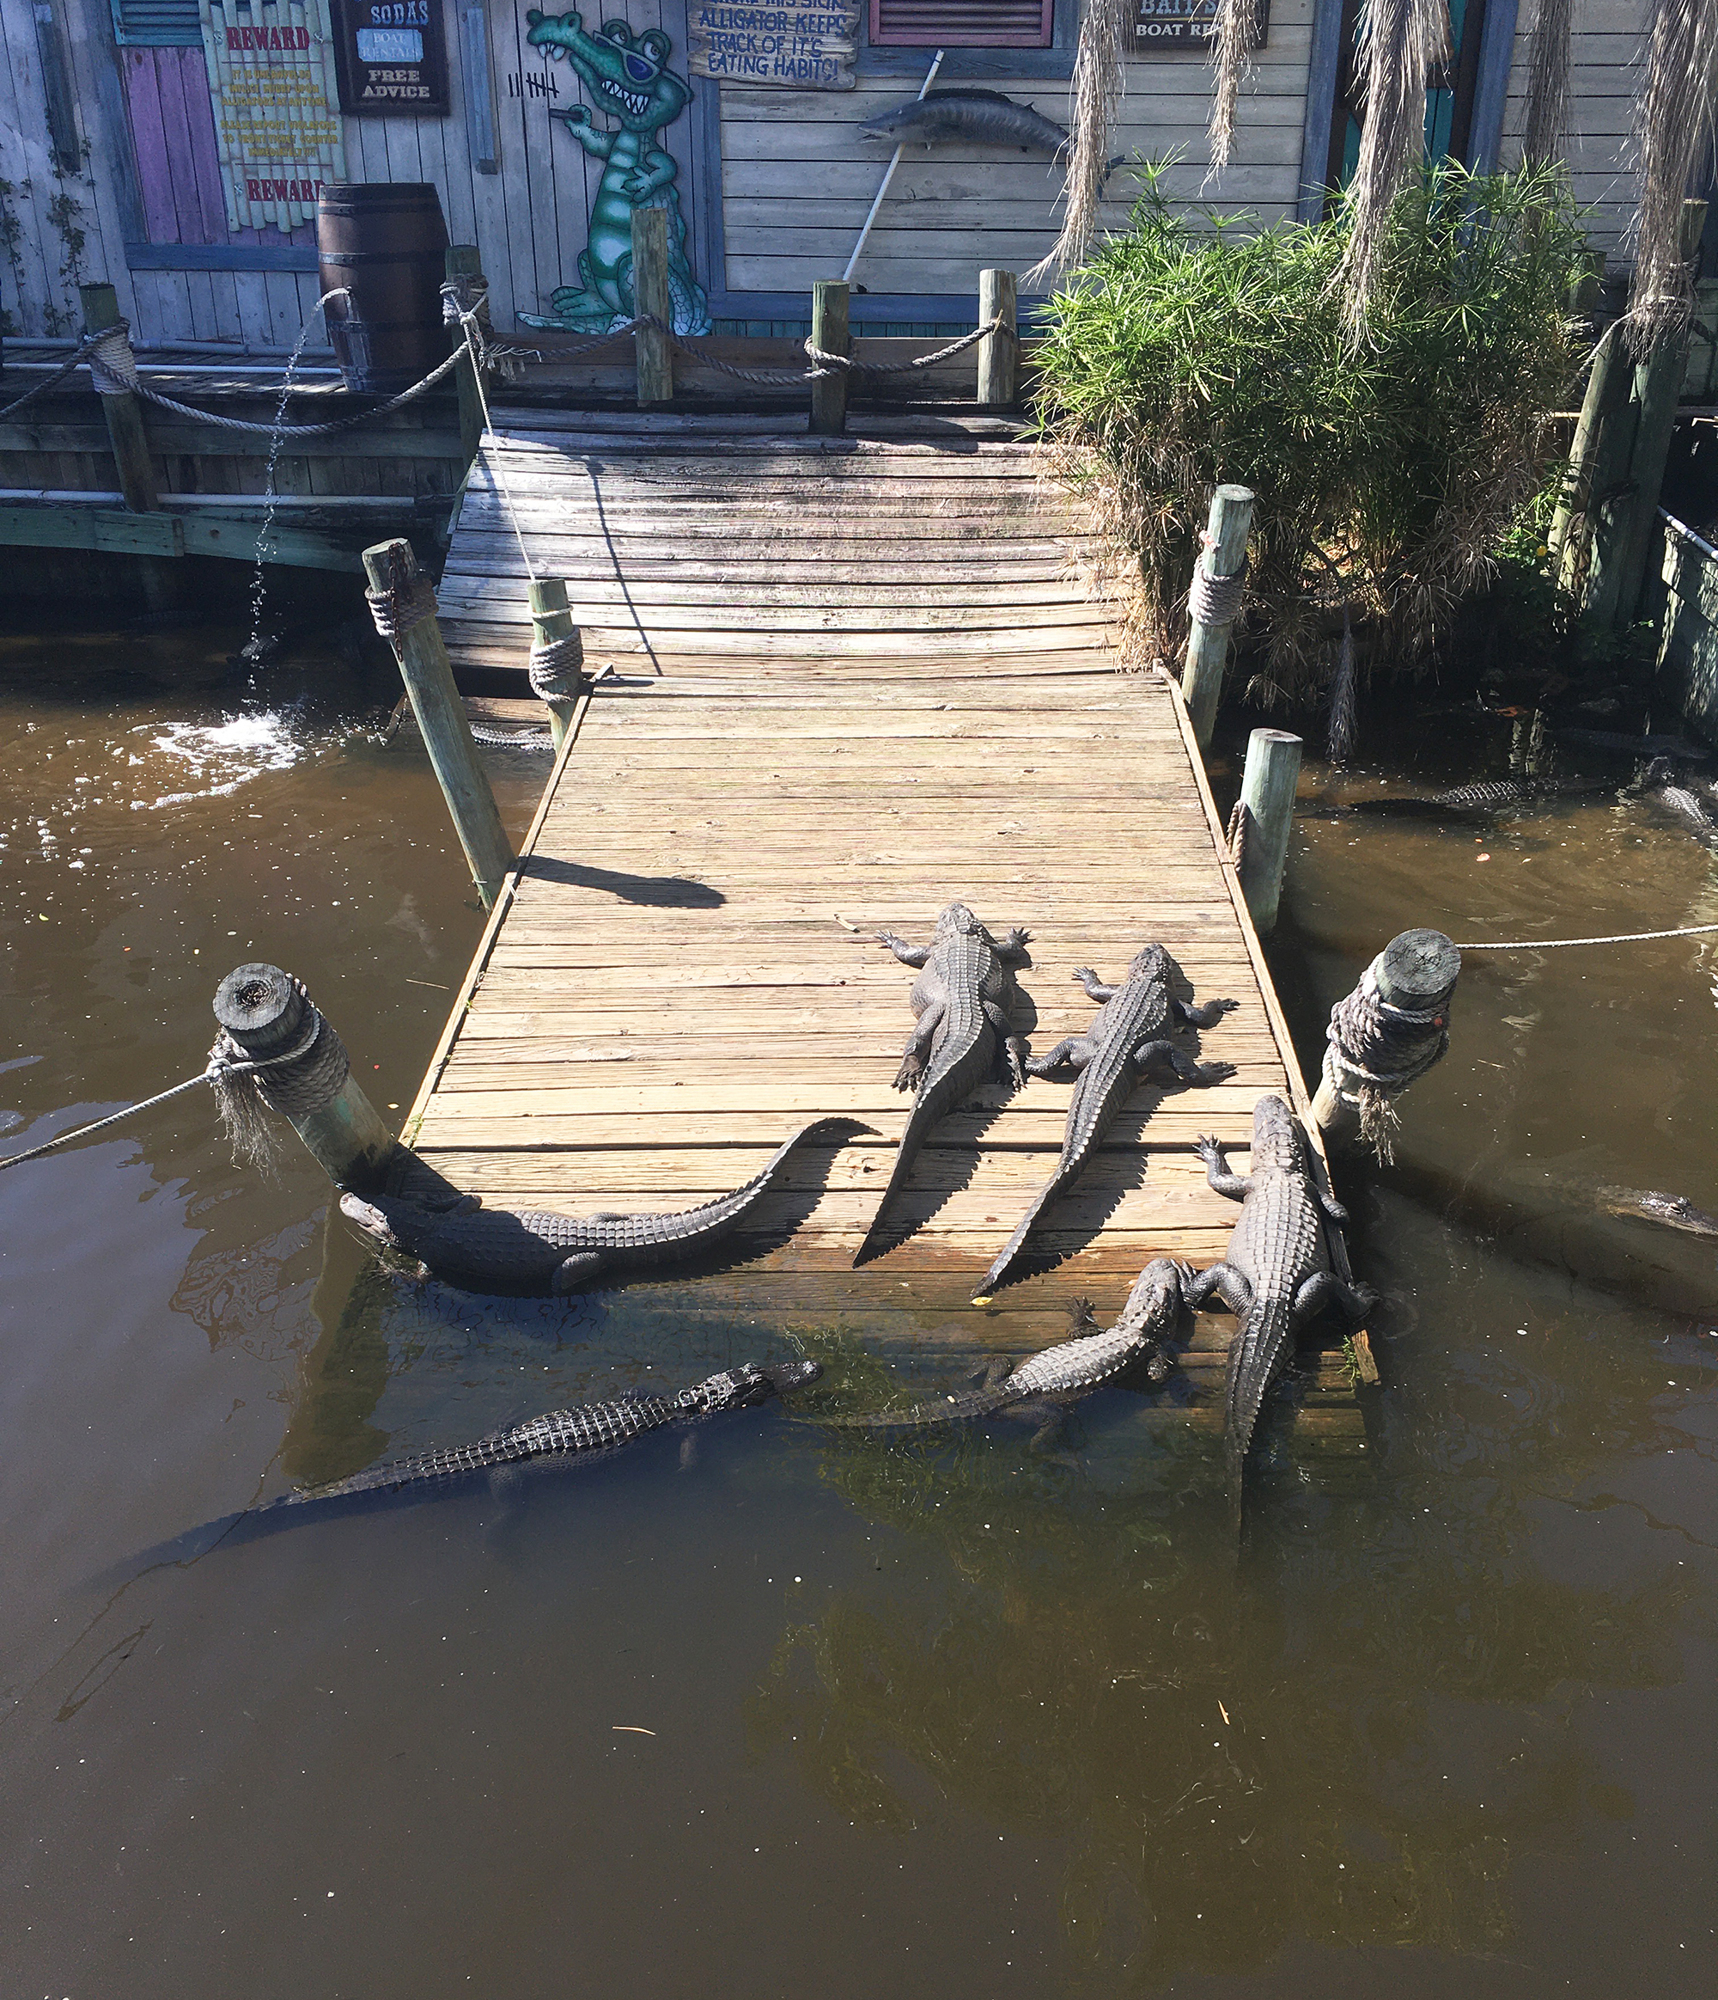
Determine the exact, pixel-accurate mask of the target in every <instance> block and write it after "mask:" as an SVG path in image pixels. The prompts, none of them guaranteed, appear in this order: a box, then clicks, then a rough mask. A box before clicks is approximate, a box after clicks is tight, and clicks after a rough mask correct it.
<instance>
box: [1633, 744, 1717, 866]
mask: <svg viewBox="0 0 1718 2000" xmlns="http://www.w3.org/2000/svg"><path fill="white" fill-rule="evenodd" d="M1676 775H1677V772H1676V765H1675V764H1674V763H1673V762H1672V760H1671V759H1670V758H1668V757H1655V758H1654V759H1653V760H1652V762H1651V763H1650V764H1649V765H1648V766H1647V768H1646V772H1645V774H1644V776H1643V777H1642V778H1641V781H1640V792H1641V796H1642V797H1643V798H1648V799H1651V800H1652V801H1653V802H1654V803H1655V804H1658V805H1661V806H1663V807H1664V808H1665V809H1666V811H1668V812H1673V813H1675V815H1676V816H1677V818H1678V819H1679V820H1681V821H1682V822H1683V824H1684V825H1685V826H1686V827H1687V828H1688V830H1689V831H1690V832H1691V833H1692V834H1693V835H1694V837H1695V839H1696V840H1698V841H1700V842H1702V843H1703V844H1704V845H1706V846H1711V845H1713V844H1714V843H1715V842H1718V820H1715V819H1714V818H1713V817H1712V812H1711V809H1710V807H1709V806H1708V805H1707V803H1706V801H1705V800H1704V799H1703V798H1701V797H1700V795H1699V794H1698V793H1697V792H1691V791H1690V790H1689V789H1688V787H1687V786H1686V785H1679V784H1677V783H1675V778H1676Z"/></svg>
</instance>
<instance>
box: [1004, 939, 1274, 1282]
mask: <svg viewBox="0 0 1718 2000" xmlns="http://www.w3.org/2000/svg"><path fill="white" fill-rule="evenodd" d="M1179 970H1180V968H1179V967H1178V966H1177V965H1176V963H1175V961H1174V959H1172V958H1171V957H1170V955H1169V953H1168V952H1167V951H1165V950H1164V948H1163V947H1162V945H1160V944H1148V945H1147V946H1146V947H1145V949H1144V950H1143V951H1141V952H1140V953H1139V955H1138V956H1137V957H1136V958H1135V959H1134V961H1133V963H1132V964H1131V965H1130V966H1129V967H1128V969H1127V978H1126V979H1125V980H1124V981H1123V982H1122V983H1121V985H1119V986H1105V985H1104V984H1102V982H1101V981H1100V980H1099V978H1098V975H1097V974H1096V973H1095V972H1094V971H1093V970H1092V968H1091V967H1090V966H1089V965H1083V966H1081V967H1080V968H1079V970H1078V971H1077V972H1076V973H1075V974H1074V977H1075V979H1077V980H1078V981H1079V983H1080V984H1081V985H1082V986H1083V987H1084V988H1085V989H1086V993H1087V996H1088V997H1089V998H1090V999H1093V1000H1096V1001H1097V1002H1099V1007H1100V1011H1099V1013H1098V1017H1097V1019H1096V1020H1095V1021H1093V1023H1092V1025H1091V1026H1090V1027H1089V1028H1088V1029H1087V1030H1086V1032H1085V1033H1084V1034H1083V1035H1069V1036H1068V1037H1067V1038H1066V1039H1065V1040H1063V1041H1060V1042H1058V1043H1057V1044H1056V1046H1055V1047H1054V1048H1053V1049H1052V1050H1051V1051H1050V1053H1049V1054H1048V1055H1046V1056H1034V1057H1032V1058H1031V1059H1030V1060H1029V1061H1028V1062H1027V1064H1026V1073H1027V1075H1028V1076H1053V1075H1054V1074H1055V1072H1056V1071H1057V1070H1060V1069H1072V1070H1074V1071H1075V1072H1076V1075H1075V1080H1074V1095H1073V1098H1072V1101H1071V1102H1070V1103H1069V1106H1068V1123H1067V1127H1066V1130H1065V1131H1064V1133H1063V1136H1062V1156H1061V1158H1060V1159H1059V1160H1058V1161H1057V1162H1056V1171H1055V1172H1054V1173H1053V1174H1052V1175H1051V1176H1050V1179H1049V1181H1048V1183H1047V1184H1046V1185H1045V1187H1044V1188H1043V1190H1042V1192H1041V1193H1040V1194H1039V1195H1038V1198H1037V1199H1036V1200H1035V1201H1034V1202H1033V1204H1032V1206H1031V1207H1030V1208H1029V1209H1028V1210H1027V1211H1026V1213H1025V1215H1024V1216H1023V1217H1022V1219H1021V1222H1020V1226H1019V1227H1018V1228H1017V1229H1016V1230H1015V1232H1014V1234H1013V1235H1012V1236H1011V1237H1009V1239H1008V1241H1007V1243H1006V1244H1005V1245H1004V1247H1003V1250H1002V1254H1001V1255H1000V1256H999V1257H998V1258H997V1260H996V1262H995V1263H994V1264H992V1265H991V1267H990V1269H989V1270H988V1271H987V1272H986V1273H985V1274H984V1278H983V1280H982V1281H981V1283H980V1284H979V1287H978V1291H979V1296H980V1297H981V1298H982V1297H984V1296H985V1295H986V1294H987V1293H990V1292H993V1291H994V1290H995V1289H996V1287H997V1286H998V1285H1000V1284H1001V1283H1002V1281H1003V1279H1004V1278H1005V1277H1006V1276H1007V1275H1008V1272H1009V1270H1010V1268H1011V1267H1012V1265H1013V1263H1014V1260H1015V1259H1016V1258H1017V1257H1018V1256H1019V1255H1020V1252H1021V1251H1022V1250H1023V1249H1024V1248H1025V1246H1026V1239H1027V1237H1028V1236H1029V1235H1030V1234H1031V1233H1032V1229H1033V1227H1034V1225H1035V1224H1036V1223H1037V1221H1038V1218H1039V1216H1041V1215H1042V1214H1043V1212H1044V1210H1045V1209H1046V1208H1047V1207H1048V1206H1049V1205H1050V1203H1051V1202H1053V1201H1054V1200H1055V1199H1056V1197H1057V1196H1058V1195H1060V1194H1065V1193H1066V1192H1067V1190H1068V1189H1069V1188H1071V1187H1072V1186H1073V1185H1074V1183H1075V1181H1077V1180H1078V1179H1079V1177H1080V1175H1081V1174H1082V1173H1083V1172H1084V1171H1085V1167H1086V1163H1087V1162H1088V1161H1089V1160H1090V1159H1091V1157H1092V1155H1093V1153H1095V1152H1096V1151H1097V1149H1098V1147H1099V1145H1100V1144H1101V1143H1102V1141H1103V1136H1104V1134H1105V1133H1106V1132H1107V1131H1108V1130H1109V1128H1110V1126H1111V1125H1112V1124H1113V1123H1114V1122H1115V1118H1116V1114H1117V1113H1118V1112H1119V1111H1120V1110H1121V1108H1122V1106H1123V1104H1124V1103H1126V1101H1127V1098H1128V1094H1129V1092H1130V1091H1131V1090H1132V1089H1133V1087H1134V1085H1135V1084H1136V1083H1138V1082H1139V1081H1140V1080H1141V1079H1142V1078H1144V1077H1146V1076H1149V1075H1151V1074H1152V1073H1153V1072H1154V1071H1156V1072H1159V1073H1161V1072H1162V1071H1164V1070H1168V1071H1169V1072H1170V1074H1171V1075H1173V1076H1175V1077H1177V1078H1179V1079H1180V1081H1181V1082H1183V1083H1200V1084H1212V1083H1221V1082H1222V1081H1223V1080H1224V1079H1225V1078H1226V1077H1231V1076H1233V1075H1234V1074H1235V1066H1234V1064H1233V1063H1223V1062H1220V1063H1207V1064H1206V1065H1204V1067H1201V1066H1200V1065H1199V1064H1198V1063H1196V1062H1195V1061H1194V1060H1193V1058H1192V1057H1191V1056H1190V1055H1188V1054H1187V1053H1186V1051H1185V1050H1183V1049H1179V1048H1177V1047H1176V1046H1175V1044H1174V1043H1173V1042H1172V1041H1170V1040H1169V1039H1168V1037H1169V1034H1170V1033H1171V1032H1172V1031H1173V1030H1174V1029H1176V1028H1178V1027H1191V1028H1212V1027H1215V1026H1216V1024H1217V1023H1218V1022H1219V1021H1220V1020H1222V1018H1223V1016H1224V1015H1225V1014H1227V1013H1230V1012H1232V1011H1233V1010H1234V1009H1235V1008H1236V1007H1238V1006H1239V1005H1240V1002H1239V1001H1238V1000H1210V1001H1207V1002H1206V1003H1205V1005H1204V1006H1202V1007H1192V1006H1189V1005H1188V1004H1187V1002H1186V1001H1184V1000H1177V999H1176V998H1175V996H1174V995H1173V994H1172V993H1171V992H1170V990H1169V982H1170V980H1171V978H1172V977H1173V976H1174V975H1175V974H1176V973H1177V972H1179Z"/></svg>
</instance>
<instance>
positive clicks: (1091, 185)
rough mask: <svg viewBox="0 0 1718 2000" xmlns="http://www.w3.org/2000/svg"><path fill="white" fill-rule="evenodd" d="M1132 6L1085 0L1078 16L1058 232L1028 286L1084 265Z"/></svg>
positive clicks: (1126, 1)
mask: <svg viewBox="0 0 1718 2000" xmlns="http://www.w3.org/2000/svg"><path fill="white" fill-rule="evenodd" d="M1134 4H1135V0H1090V5H1088V6H1087V8H1086V9H1085V12H1084V15H1083V16H1082V18H1081V21H1080V40H1079V46H1078V47H1077V48H1076V49H1075V51H1074V76H1073V81H1072V83H1071V84H1070V85H1069V92H1068V94H1069V97H1070V99H1071V115H1070V117H1069V120H1068V125H1069V131H1070V134H1071V136H1070V138H1069V141H1068V145H1067V147H1066V148H1065V150H1066V151H1067V153H1068V156H1069V157H1068V173H1067V184H1066V186H1065V187H1064V188H1063V191H1062V199H1063V203H1064V207H1063V210H1062V233H1061V234H1060V235H1059V236H1058V237H1057V238H1056V241H1055V242H1054V243H1053V244H1052V245H1051V247H1050V252H1049V254H1048V256H1046V257H1045V258H1043V260H1042V261H1041V262H1039V263H1037V264H1034V265H1033V266H1032V268H1031V270H1030V271H1028V272H1027V273H1026V274H1025V277H1024V278H1023V279H1022V283H1024V284H1026V285H1028V286H1032V285H1042V284H1045V283H1047V282H1048V281H1049V280H1050V279H1051V278H1053V277H1054V276H1055V275H1056V274H1057V272H1058V271H1066V270H1071V269H1072V268H1073V267H1074V266H1075V265H1076V264H1079V263H1083V262H1084V260H1085V256H1086V252H1087V251H1088V250H1089V249H1090V248H1091V245H1092V238H1093V237H1094V236H1095V235H1096V234H1097V229H1098V203H1099V200H1100V198H1101V197H1102V194H1103V187H1104V170H1105V163H1106V162H1107V160H1108V158H1109V150H1110V132H1111V130H1112V129H1113V127H1114V125H1115V121H1116V113H1117V112H1118V111H1119V110H1120V109H1121V100H1122V90H1123V88H1124V85H1125V72H1124V69H1123V58H1124V56H1125V54H1126V50H1127V44H1128V36H1129V32H1130V30H1131V27H1132V23H1133V9H1134Z"/></svg>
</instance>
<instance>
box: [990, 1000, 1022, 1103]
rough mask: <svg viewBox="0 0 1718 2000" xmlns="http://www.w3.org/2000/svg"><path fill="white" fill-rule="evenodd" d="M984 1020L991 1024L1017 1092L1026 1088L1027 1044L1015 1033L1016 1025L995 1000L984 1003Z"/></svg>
mask: <svg viewBox="0 0 1718 2000" xmlns="http://www.w3.org/2000/svg"><path fill="white" fill-rule="evenodd" d="M984 1018H985V1019H986V1020H987V1021H988V1022H989V1023H990V1026H991V1031H992V1033H993V1034H994V1035H995V1036H996V1040H997V1045H998V1047H999V1048H1000V1049H1001V1051H1002V1054H1003V1058H1004V1060H1005V1061H1006V1062H1007V1065H1008V1074H1009V1076H1010V1077H1011V1078H1012V1079H1013V1082H1014V1088H1015V1089H1016V1090H1024V1089H1025V1088H1026V1043H1025V1041H1024V1040H1023V1039H1022V1038H1021V1037H1020V1036H1019V1035H1017V1034H1016V1033H1015V1032H1014V1025H1013V1023H1012V1022H1011V1021H1010V1020H1009V1018H1008V1016H1007V1015H1006V1014H1005V1013H1003V1011H1002V1009H1001V1008H1000V1007H999V1006H997V1004H996V1002H995V1001H994V1000H986V1001H985V1003H984Z"/></svg>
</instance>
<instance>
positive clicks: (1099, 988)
mask: <svg viewBox="0 0 1718 2000" xmlns="http://www.w3.org/2000/svg"><path fill="white" fill-rule="evenodd" d="M1074 977H1075V979H1076V980H1077V981H1078V982H1079V983H1080V985H1082V986H1083V987H1084V988H1085V989H1086V996H1087V998H1088V999H1091V1000H1096V1001H1097V1002H1098V1003H1099V1005H1100V1006H1101V1005H1102V1004H1103V1002H1104V1001H1106V1000H1113V999H1114V998H1115V997H1116V995H1117V994H1118V993H1119V992H1120V991H1121V988H1120V987H1119V986H1106V985H1105V984H1104V982H1103V981H1102V980H1101V979H1100V978H1099V977H1098V975H1097V974H1096V973H1095V972H1094V971H1093V970H1092V968H1091V967H1090V966H1089V965H1082V966H1078V967H1076V968H1075V971H1074Z"/></svg>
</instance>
